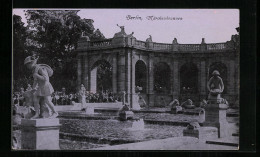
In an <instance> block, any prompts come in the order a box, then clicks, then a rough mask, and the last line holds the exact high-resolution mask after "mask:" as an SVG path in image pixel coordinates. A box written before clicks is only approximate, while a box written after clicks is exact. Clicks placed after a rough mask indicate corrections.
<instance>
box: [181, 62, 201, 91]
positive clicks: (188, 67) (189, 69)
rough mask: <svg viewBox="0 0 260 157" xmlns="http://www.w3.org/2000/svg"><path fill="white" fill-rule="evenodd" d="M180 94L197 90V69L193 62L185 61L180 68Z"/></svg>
mask: <svg viewBox="0 0 260 157" xmlns="http://www.w3.org/2000/svg"><path fill="white" fill-rule="evenodd" d="M180 81H181V82H180V83H181V86H180V87H181V88H180V92H181V94H195V93H196V92H197V91H198V69H197V66H196V65H195V64H193V63H186V64H184V65H183V66H182V67H181V69H180Z"/></svg>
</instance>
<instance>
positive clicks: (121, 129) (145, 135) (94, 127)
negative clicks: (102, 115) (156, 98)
mask: <svg viewBox="0 0 260 157" xmlns="http://www.w3.org/2000/svg"><path fill="white" fill-rule="evenodd" d="M140 122H141V123H143V120H141V121H140ZM140 122H139V123H138V122H137V123H136V124H135V123H134V124H133V121H124V122H122V121H119V120H112V119H108V120H86V119H64V118H61V119H60V123H61V124H62V125H61V128H60V132H61V133H67V134H73V135H76V136H77V137H79V138H77V139H80V137H84V139H85V141H88V139H91V140H92V141H93V139H99V140H96V141H100V139H102V140H103V141H106V142H105V143H108V144H122V143H130V142H139V141H146V140H152V139H164V138H169V137H178V136H182V130H183V129H184V127H182V126H171V125H163V127H162V126H161V125H157V124H145V123H143V124H144V126H143V127H144V129H138V128H134V129H133V127H139V126H140ZM133 125H134V126H133ZM141 125H142V124H141ZM111 141H120V142H119V143H116V142H112V143H111Z"/></svg>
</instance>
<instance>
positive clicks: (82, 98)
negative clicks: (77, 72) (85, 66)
mask: <svg viewBox="0 0 260 157" xmlns="http://www.w3.org/2000/svg"><path fill="white" fill-rule="evenodd" d="M79 102H80V103H82V105H83V104H85V103H86V88H85V86H84V85H83V84H81V86H80V90H79Z"/></svg>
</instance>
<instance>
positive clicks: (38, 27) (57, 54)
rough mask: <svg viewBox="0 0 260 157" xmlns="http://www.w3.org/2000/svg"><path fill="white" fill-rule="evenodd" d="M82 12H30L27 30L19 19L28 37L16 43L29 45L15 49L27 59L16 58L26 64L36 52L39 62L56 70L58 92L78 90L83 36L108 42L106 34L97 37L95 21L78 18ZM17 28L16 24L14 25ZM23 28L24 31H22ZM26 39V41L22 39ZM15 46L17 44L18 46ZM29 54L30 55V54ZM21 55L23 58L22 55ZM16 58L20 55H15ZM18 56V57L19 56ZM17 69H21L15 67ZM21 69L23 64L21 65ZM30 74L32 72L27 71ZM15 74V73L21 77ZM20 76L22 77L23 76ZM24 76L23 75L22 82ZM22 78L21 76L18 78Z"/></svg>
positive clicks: (55, 85) (55, 79)
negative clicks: (79, 46)
mask: <svg viewBox="0 0 260 157" xmlns="http://www.w3.org/2000/svg"><path fill="white" fill-rule="evenodd" d="M78 11H79V10H27V11H26V13H25V16H26V19H27V23H28V26H27V27H24V26H23V23H22V22H21V18H20V22H19V18H18V17H16V21H17V22H16V23H18V26H19V27H18V26H16V27H17V29H18V28H20V27H21V29H22V30H23V29H25V30H26V31H25V32H26V36H24V37H23V34H22V33H20V34H17V37H16V38H14V43H15V42H20V43H22V44H18V45H26V46H23V47H24V48H20V49H19V48H18V47H17V48H14V49H16V50H20V51H22V52H25V53H24V54H23V56H19V57H16V56H15V57H14V58H15V59H14V60H19V62H21V63H23V60H24V58H25V57H26V56H28V55H31V54H30V53H32V51H35V52H36V54H37V55H39V56H40V58H39V60H38V62H39V63H44V64H48V65H50V66H51V67H52V68H53V70H54V75H53V76H52V77H51V78H50V79H51V80H50V81H51V83H52V84H53V86H54V89H55V90H60V89H61V88H62V87H65V88H67V90H68V91H75V90H76V88H75V86H76V76H77V75H76V71H77V70H76V65H77V63H76V53H75V51H74V50H75V49H76V48H77V42H78V40H79V38H80V36H81V33H82V32H85V33H86V34H89V35H90V39H91V38H95V39H98V38H104V36H103V34H102V33H101V32H100V31H99V32H100V33H99V32H97V31H95V32H96V34H94V33H95V32H94V30H95V29H94V26H93V22H94V21H93V20H91V19H81V18H80V16H78V15H77V13H78ZM14 24H15V23H14ZM22 26H23V27H22ZM20 37H23V38H20ZM14 45H15V44H14ZM26 50H27V51H26ZM20 51H19V54H22V53H20ZM15 53H16V54H17V53H18V51H16V52H15ZM15 53H14V54H15ZM15 65H17V64H16V63H15ZM19 66H21V67H24V66H22V65H21V64H20V65H19ZM27 71H28V70H27ZM17 72H18V70H16V72H15V71H14V73H17ZM19 74H20V73H19ZM22 76H24V74H22V75H21V76H19V77H20V78H21V77H22ZM17 77H18V76H17Z"/></svg>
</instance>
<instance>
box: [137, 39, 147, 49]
mask: <svg viewBox="0 0 260 157" xmlns="http://www.w3.org/2000/svg"><path fill="white" fill-rule="evenodd" d="M134 46H135V47H138V48H146V42H144V41H141V40H136V41H135V44H134Z"/></svg>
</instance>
